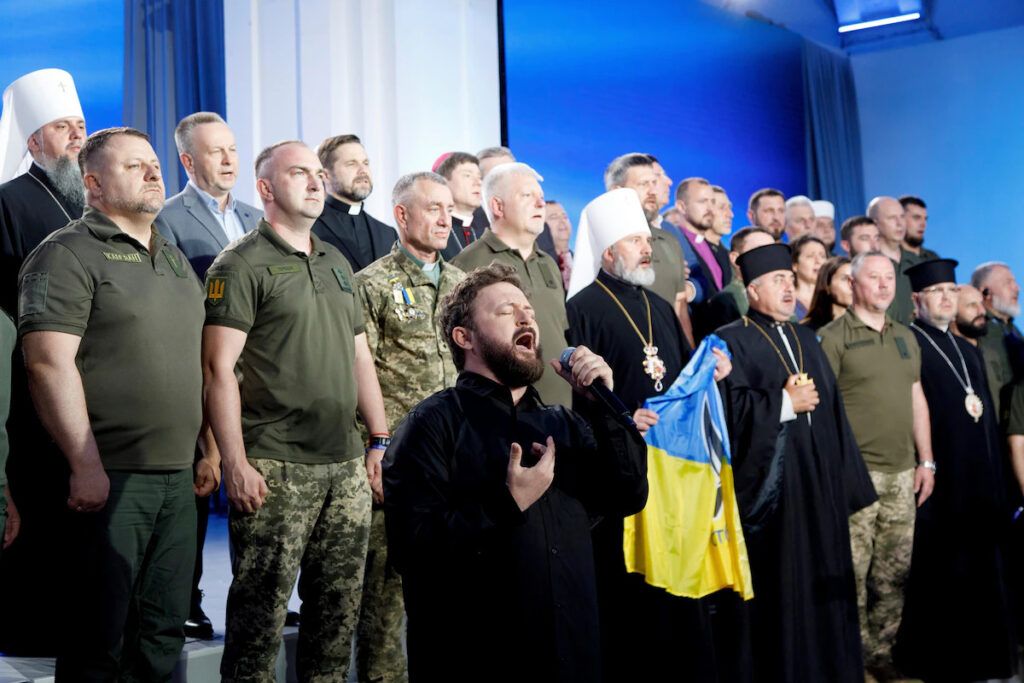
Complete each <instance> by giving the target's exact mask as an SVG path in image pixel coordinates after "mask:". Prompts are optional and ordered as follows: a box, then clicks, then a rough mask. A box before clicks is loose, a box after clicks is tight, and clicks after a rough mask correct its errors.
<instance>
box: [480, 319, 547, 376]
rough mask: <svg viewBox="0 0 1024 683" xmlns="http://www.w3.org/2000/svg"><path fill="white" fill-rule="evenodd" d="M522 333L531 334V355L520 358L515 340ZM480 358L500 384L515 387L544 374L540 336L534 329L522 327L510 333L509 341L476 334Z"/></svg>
mask: <svg viewBox="0 0 1024 683" xmlns="http://www.w3.org/2000/svg"><path fill="white" fill-rule="evenodd" d="M524 334H532V335H533V339H534V344H533V350H534V353H533V356H531V357H530V358H521V357H520V356H519V355H518V354H517V353H516V340H517V339H519V338H521V337H522V336H523V335H524ZM477 336H478V339H479V345H480V358H481V359H482V360H483V361H484V363H486V365H487V367H488V368H489V369H490V371H491V372H492V373H494V376H495V377H496V378H497V379H498V381H499V382H500V383H501V384H504V385H505V386H507V387H510V388H513V389H517V388H519V387H525V386H528V385H530V384H533V383H534V382H536V381H537V380H539V379H540V378H541V375H543V374H544V360H543V356H542V355H541V349H540V338H539V335H538V334H537V332H535V331H534V330H528V329H523V330H520V331H518V332H516V333H515V334H514V335H512V341H511V342H509V343H505V342H501V341H498V340H496V339H492V338H490V337H487V336H485V335H481V334H478V335H477Z"/></svg>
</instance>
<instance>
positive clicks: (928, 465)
mask: <svg viewBox="0 0 1024 683" xmlns="http://www.w3.org/2000/svg"><path fill="white" fill-rule="evenodd" d="M917 466H918V467H923V468H925V469H926V470H931V471H932V474H935V472H936V471H937V470H938V468H937V467H936V466H935V461H934V460H922V461H921V462H919V463H917Z"/></svg>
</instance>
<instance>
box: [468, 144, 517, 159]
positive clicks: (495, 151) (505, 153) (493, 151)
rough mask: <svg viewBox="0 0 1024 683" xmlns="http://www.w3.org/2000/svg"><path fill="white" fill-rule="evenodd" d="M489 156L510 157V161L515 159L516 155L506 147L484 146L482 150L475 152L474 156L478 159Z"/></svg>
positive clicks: (488, 157)
mask: <svg viewBox="0 0 1024 683" xmlns="http://www.w3.org/2000/svg"><path fill="white" fill-rule="evenodd" d="M491 157H511V158H512V161H515V160H516V155H515V154H513V153H512V150H510V149H509V148H508V147H502V146H501V145H498V146H497V147H484V148H483V149H482V150H480V151H479V152H477V153H476V158H477V159H478V160H480V161H483V160H484V159H490V158H491Z"/></svg>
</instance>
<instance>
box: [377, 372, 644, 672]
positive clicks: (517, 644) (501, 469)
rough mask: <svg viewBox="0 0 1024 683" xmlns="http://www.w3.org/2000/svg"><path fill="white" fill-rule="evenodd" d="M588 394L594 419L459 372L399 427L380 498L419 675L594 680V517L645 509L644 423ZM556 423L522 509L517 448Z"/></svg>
mask: <svg viewBox="0 0 1024 683" xmlns="http://www.w3.org/2000/svg"><path fill="white" fill-rule="evenodd" d="M588 407H590V408H591V410H593V411H594V412H593V414H591V415H590V416H589V420H587V419H584V418H583V417H582V416H581V415H580V414H578V413H575V412H572V411H570V410H568V409H566V408H564V407H562V406H547V405H544V404H543V403H541V401H540V399H539V398H538V394H537V392H536V390H535V389H533V388H532V387H530V388H528V389H527V390H526V394H525V395H524V396H523V398H522V399H521V400H520V401H519V403H518V404H517V405H514V404H513V403H512V395H511V392H510V391H509V389H508V388H507V387H505V386H503V385H500V384H497V383H495V382H493V381H491V380H489V379H487V378H485V377H482V376H480V375H477V374H474V373H470V372H463V373H462V374H461V375H460V376H459V380H458V383H457V384H456V386H455V387H454V388H451V389H446V390H444V391H441V392H439V393H437V394H434V395H433V396H431V397H430V398H428V399H426V400H425V401H423V402H422V403H420V404H419V405H418V406H417V407H416V408H414V409H413V410H412V412H410V413H409V416H408V417H407V418H406V420H405V421H404V422H403V423H402V424H401V425H400V426H399V428H398V430H397V432H396V434H395V437H394V442H393V443H392V444H391V447H390V448H389V449H388V452H387V457H386V460H385V467H384V489H385V494H384V500H385V503H384V507H385V515H386V519H387V533H388V548H389V554H390V559H391V560H392V561H393V562H394V563H395V566H396V568H397V569H398V570H399V572H400V573H401V574H402V580H403V588H404V593H405V601H406V612H407V614H408V618H409V622H408V623H409V631H408V652H409V673H410V677H411V680H413V681H434V680H455V681H462V680H474V681H480V680H490V681H494V680H510V681H511V680H515V681H527V680H529V681H549V680H550V681H554V680H558V681H596V680H600V672H599V668H600V664H599V662H600V657H599V653H598V651H599V638H598V624H597V620H598V617H597V603H596V597H595V588H594V567H593V556H592V550H591V544H590V531H589V530H590V523H591V516H592V515H596V514H616V515H625V514H632V513H635V512H637V511H638V510H640V509H641V508H643V506H644V504H645V502H646V499H647V471H646V470H647V467H646V447H645V444H644V442H643V440H642V439H641V437H640V435H639V433H637V432H636V430H635V429H633V428H629V427H624V426H622V425H620V424H619V423H617V422H615V420H614V418H613V417H612V416H611V415H609V414H605V413H602V412H598V409H597V408H596V407H593V406H588ZM549 435H550V436H552V437H553V438H554V440H555V449H556V454H555V458H556V460H555V462H556V465H555V480H554V482H553V483H552V485H551V487H550V488H549V489H548V490H547V492H545V494H544V495H543V496H542V497H541V498H540V499H539V500H538V501H537V502H536V503H534V504H533V505H531V506H530V507H529V508H527V509H526V511H525V512H520V510H519V507H518V506H517V505H516V503H515V500H514V499H513V498H512V495H511V493H510V492H509V490H508V487H507V486H506V483H505V482H506V478H507V470H508V454H509V448H510V446H511V444H512V443H513V442H516V443H519V444H520V446H521V447H522V448H523V453H524V455H523V465H524V466H529V465H532V464H534V462H535V461H536V458H535V457H534V456H533V455H532V453H531V444H533V443H534V442H536V443H543V442H544V441H545V440H546V438H547V437H548V436H549ZM510 654H512V656H511V657H510V656H509V655H510Z"/></svg>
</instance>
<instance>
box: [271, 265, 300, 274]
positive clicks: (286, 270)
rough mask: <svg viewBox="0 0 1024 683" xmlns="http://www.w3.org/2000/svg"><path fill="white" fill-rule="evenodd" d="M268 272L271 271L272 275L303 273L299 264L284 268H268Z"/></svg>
mask: <svg viewBox="0 0 1024 683" xmlns="http://www.w3.org/2000/svg"><path fill="white" fill-rule="evenodd" d="M267 270H269V271H270V274H271V275H281V274H282V273H301V272H302V266H300V265H299V264H297V263H293V264H289V265H284V266H267Z"/></svg>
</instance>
